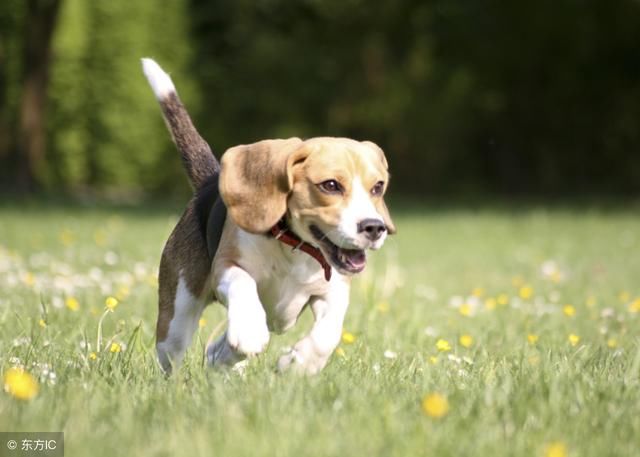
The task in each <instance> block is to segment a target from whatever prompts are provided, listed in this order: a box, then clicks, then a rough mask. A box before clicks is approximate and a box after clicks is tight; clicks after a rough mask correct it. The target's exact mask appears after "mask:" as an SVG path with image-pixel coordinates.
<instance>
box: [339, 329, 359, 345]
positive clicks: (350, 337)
mask: <svg viewBox="0 0 640 457" xmlns="http://www.w3.org/2000/svg"><path fill="white" fill-rule="evenodd" d="M355 340H356V336H355V335H354V334H353V333H350V332H347V331H346V330H344V331H343V332H342V342H343V343H345V344H352V343H353V342H354V341H355Z"/></svg>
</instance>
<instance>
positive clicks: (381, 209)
mask: <svg viewBox="0 0 640 457" xmlns="http://www.w3.org/2000/svg"><path fill="white" fill-rule="evenodd" d="M362 144H364V145H365V146H367V147H368V148H370V149H373V150H374V151H375V152H376V153H377V154H378V157H379V159H380V161H381V162H382V166H383V167H384V169H385V170H387V173H388V172H389V163H388V162H387V158H386V157H385V155H384V151H383V150H382V148H381V147H380V146H378V145H377V144H375V143H373V142H371V141H363V142H362ZM376 209H377V210H378V213H380V215H381V216H382V220H383V221H384V225H386V226H387V232H388V233H389V235H393V234H394V233H396V225H395V224H394V223H393V221H392V220H391V216H390V215H389V209H388V208H387V205H386V204H385V202H384V200H379V202H378V203H377V204H376Z"/></svg>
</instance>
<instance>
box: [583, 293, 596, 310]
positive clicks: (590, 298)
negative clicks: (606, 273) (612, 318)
mask: <svg viewBox="0 0 640 457" xmlns="http://www.w3.org/2000/svg"><path fill="white" fill-rule="evenodd" d="M597 303H598V300H596V297H594V296H593V295H589V296H588V297H587V300H586V301H585V304H586V305H587V306H588V307H589V308H593V307H594V306H596V304H597Z"/></svg>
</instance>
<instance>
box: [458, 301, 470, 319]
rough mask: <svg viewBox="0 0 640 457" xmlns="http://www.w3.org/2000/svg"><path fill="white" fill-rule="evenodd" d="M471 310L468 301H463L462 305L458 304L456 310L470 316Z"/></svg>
mask: <svg viewBox="0 0 640 457" xmlns="http://www.w3.org/2000/svg"><path fill="white" fill-rule="evenodd" d="M471 311H472V308H471V305H470V304H469V303H463V304H462V305H460V308H459V309H458V312H459V313H460V314H462V315H463V316H471Z"/></svg>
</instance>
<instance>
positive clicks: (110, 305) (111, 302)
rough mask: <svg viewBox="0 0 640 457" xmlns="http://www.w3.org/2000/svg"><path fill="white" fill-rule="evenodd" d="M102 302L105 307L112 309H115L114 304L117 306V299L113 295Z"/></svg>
mask: <svg viewBox="0 0 640 457" xmlns="http://www.w3.org/2000/svg"><path fill="white" fill-rule="evenodd" d="M104 304H105V306H106V307H107V309H109V310H111V311H113V310H114V309H116V306H118V299H117V298H115V297H107V299H106V300H105V301H104Z"/></svg>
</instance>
